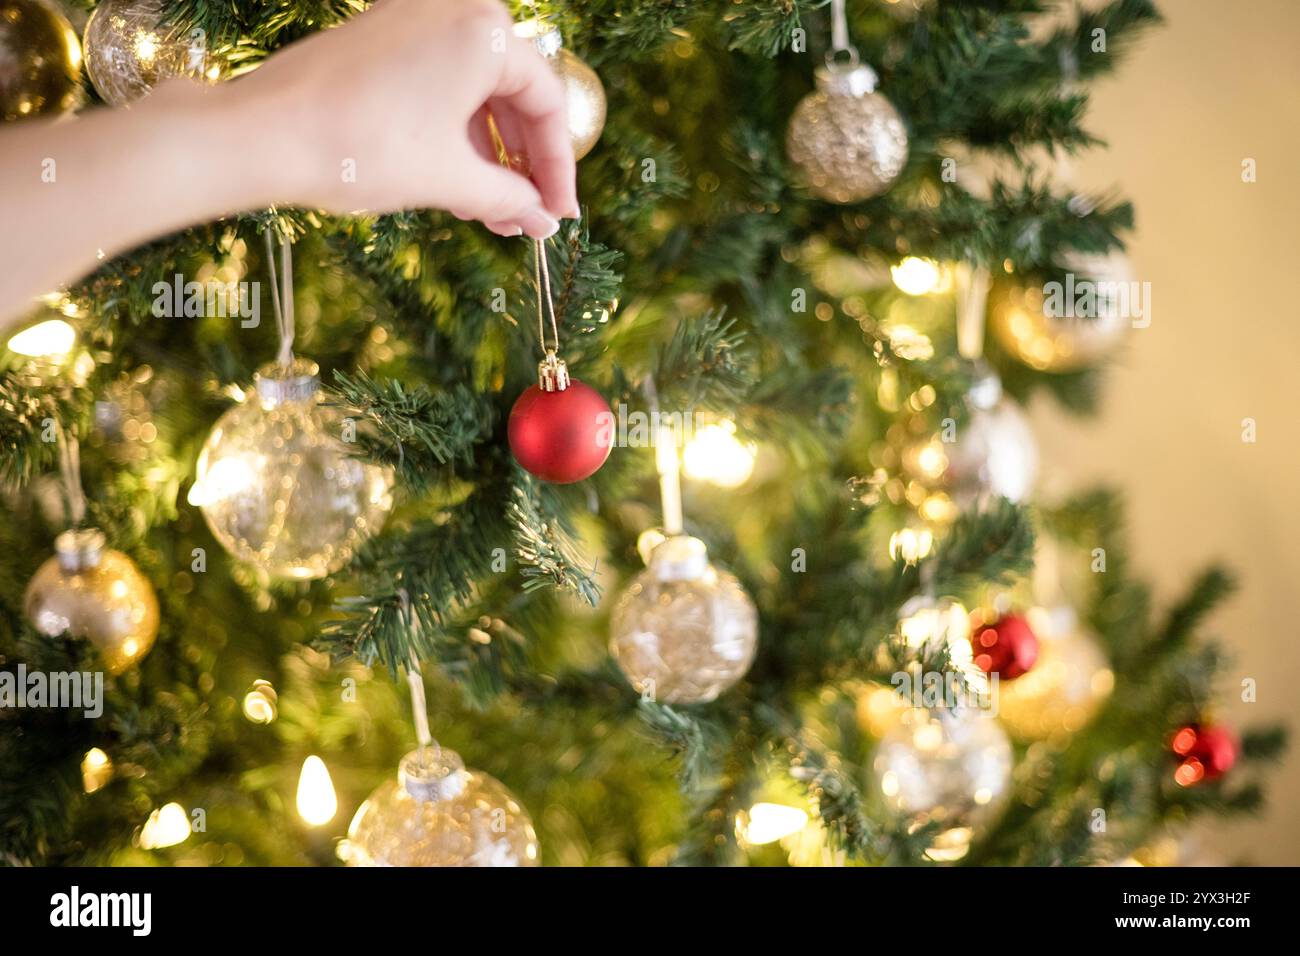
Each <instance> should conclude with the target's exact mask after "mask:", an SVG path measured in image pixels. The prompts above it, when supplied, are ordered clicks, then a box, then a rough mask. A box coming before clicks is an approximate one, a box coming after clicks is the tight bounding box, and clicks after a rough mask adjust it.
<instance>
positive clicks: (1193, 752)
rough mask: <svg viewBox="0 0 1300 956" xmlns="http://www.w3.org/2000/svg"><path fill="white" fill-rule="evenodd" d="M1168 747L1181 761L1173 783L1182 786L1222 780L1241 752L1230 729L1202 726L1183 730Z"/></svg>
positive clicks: (1194, 725)
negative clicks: (1218, 778) (1203, 781)
mask: <svg viewBox="0 0 1300 956" xmlns="http://www.w3.org/2000/svg"><path fill="white" fill-rule="evenodd" d="M1169 746H1170V748H1171V749H1172V750H1173V752H1174V754H1175V755H1177V756H1178V758H1179V763H1178V769H1177V770H1175V771H1174V780H1176V781H1177V782H1178V784H1179V786H1182V787H1190V786H1192V785H1193V784H1197V783H1200V782H1201V781H1202V780H1213V779H1214V778H1215V777H1221V776H1222V775H1223V774H1225V773H1227V772H1228V771H1229V770H1231V769H1232V765H1233V764H1235V763H1236V762H1237V754H1238V753H1239V752H1240V749H1241V746H1240V744H1238V743H1237V738H1236V736H1235V735H1234V734H1233V732H1232V731H1231V730H1229V729H1228V728H1227V727H1216V726H1214V725H1208V726H1202V725H1201V724H1188V725H1187V726H1186V727H1183V728H1182V729H1181V730H1179V731H1178V732H1177V733H1176V734H1174V737H1173V740H1171V741H1170V742H1169Z"/></svg>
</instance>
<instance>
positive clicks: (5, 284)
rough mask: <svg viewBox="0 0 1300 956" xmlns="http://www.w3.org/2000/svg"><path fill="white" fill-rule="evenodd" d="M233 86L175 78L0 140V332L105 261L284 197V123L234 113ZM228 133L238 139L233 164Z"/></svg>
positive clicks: (258, 114) (249, 113)
mask: <svg viewBox="0 0 1300 956" xmlns="http://www.w3.org/2000/svg"><path fill="white" fill-rule="evenodd" d="M237 87H238V84H231V85H229V86H225V87H200V86H197V85H194V84H190V83H186V82H179V83H176V84H173V85H171V86H169V87H164V88H161V89H159V90H158V91H156V92H155V93H154V94H153V95H152V96H150V97H149V98H147V99H146V100H143V101H142V102H140V103H139V104H137V105H136V106H134V107H132V108H131V109H129V110H106V109H105V110H94V111H92V112H90V113H87V114H86V115H84V116H81V117H78V118H76V119H73V120H65V121H63V122H55V123H43V122H31V123H24V124H21V125H19V126H17V127H15V128H12V129H9V130H6V131H4V133H3V134H2V135H0V188H2V189H3V196H4V214H3V216H2V217H0V218H2V219H3V223H4V228H3V229H0V332H7V331H9V329H10V327H11V326H12V325H13V323H14V322H15V321H16V320H18V319H20V318H21V317H22V315H23V314H24V313H25V312H26V311H27V310H28V309H29V308H30V307H31V305H32V302H33V299H34V298H35V297H36V296H39V295H41V294H43V293H46V292H50V291H53V290H54V289H55V288H57V287H58V286H59V285H61V284H66V283H67V282H70V281H74V280H75V279H76V278H78V277H80V276H82V275H85V274H86V273H88V272H90V271H92V270H93V269H94V268H95V266H96V264H97V262H98V261H99V260H100V259H102V258H106V257H112V256H114V255H117V254H120V253H122V252H124V251H126V250H128V249H131V248H132V247H134V246H137V245H139V244H141V243H143V242H147V241H149V240H151V239H155V238H157V237H158V236H161V235H165V234H167V233H169V232H173V231H175V230H177V229H181V228H184V227H186V226H189V225H193V224H194V223H198V222H204V221H207V220H211V219H214V218H217V217H218V216H221V215H223V214H226V213H231V212H236V211H241V210H246V209H252V208H256V207H259V206H263V205H269V204H271V203H273V202H275V201H277V200H280V201H285V200H287V199H288V198H289V197H286V196H284V195H282V194H281V191H282V190H283V189H284V188H285V186H286V182H285V180H286V179H287V177H286V176H285V175H284V173H285V170H286V167H289V166H291V165H292V163H293V157H290V156H288V155H286V149H287V148H288V144H289V139H288V137H287V135H285V133H283V132H282V130H283V129H284V128H285V124H271V123H267V122H265V121H264V120H263V119H261V117H262V116H264V115H265V111H248V110H244V111H242V112H240V111H239V109H238V104H237V101H238V98H239V95H240V94H239V91H238V89H237ZM263 127H273V128H263ZM232 140H235V141H236V142H238V143H242V144H245V149H243V150H239V151H238V154H237V156H236V157H234V158H233V159H232V154H231V152H230V150H229V149H228V148H227V147H228V145H229V144H230V142H231V141H232Z"/></svg>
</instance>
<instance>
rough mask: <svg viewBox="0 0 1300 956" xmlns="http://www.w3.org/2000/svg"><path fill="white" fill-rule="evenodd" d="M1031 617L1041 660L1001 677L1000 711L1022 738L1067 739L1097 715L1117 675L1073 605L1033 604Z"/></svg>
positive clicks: (1014, 731) (1009, 727) (1011, 728)
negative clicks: (1018, 673)
mask: <svg viewBox="0 0 1300 956" xmlns="http://www.w3.org/2000/svg"><path fill="white" fill-rule="evenodd" d="M1028 617H1029V624H1030V628H1031V629H1032V630H1033V632H1034V634H1035V635H1036V636H1037V637H1038V660H1037V661H1036V662H1035V664H1034V666H1033V667H1032V668H1030V670H1029V671H1028V672H1027V673H1025V674H1022V675H1021V676H1020V677H1017V678H1016V679H1015V680H1013V681H1003V682H1001V684H1000V685H999V696H998V707H999V711H998V713H999V715H1000V716H1001V718H1002V721H1003V723H1005V724H1006V725H1007V729H1008V730H1010V731H1011V733H1012V734H1013V735H1014V736H1016V737H1018V738H1020V739H1022V740H1052V741H1053V742H1057V743H1064V742H1065V741H1067V740H1068V739H1069V738H1070V736H1071V735H1072V734H1074V733H1076V732H1077V731H1079V730H1081V729H1083V727H1085V726H1086V725H1087V723H1088V722H1089V721H1090V720H1092V718H1093V716H1095V715H1096V713H1097V711H1098V709H1100V707H1101V705H1102V703H1104V702H1105V700H1106V698H1107V697H1108V696H1109V695H1110V692H1111V689H1112V688H1113V687H1114V685H1115V677H1114V674H1112V673H1111V670H1110V668H1109V666H1108V665H1107V663H1106V655H1105V654H1104V653H1103V652H1102V649H1101V647H1100V645H1099V644H1098V642H1097V639H1096V638H1095V637H1094V636H1093V635H1091V634H1090V633H1088V632H1087V631H1086V630H1084V629H1083V628H1081V627H1080V626H1079V624H1078V622H1077V619H1076V618H1075V615H1074V612H1073V611H1071V610H1070V609H1069V608H1058V609H1056V610H1054V611H1051V612H1048V611H1045V610H1043V609H1042V608H1035V609H1033V610H1031V611H1029V613H1028Z"/></svg>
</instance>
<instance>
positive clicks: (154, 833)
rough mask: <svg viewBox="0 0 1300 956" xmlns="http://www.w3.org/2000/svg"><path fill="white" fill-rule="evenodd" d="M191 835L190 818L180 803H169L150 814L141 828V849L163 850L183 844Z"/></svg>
mask: <svg viewBox="0 0 1300 956" xmlns="http://www.w3.org/2000/svg"><path fill="white" fill-rule="evenodd" d="M189 835H190V818H189V817H188V816H186V815H185V808H184V807H182V806H181V805H180V804H179V803H169V804H167V805H166V806H165V807H162V808H161V809H159V810H155V811H154V812H153V813H151V814H149V819H148V820H146V821H145V824H144V826H143V827H141V828H140V847H141V848H142V849H145V850H161V849H162V848H163V847H166V846H175V845H176V844H178V843H183V842H184V841H185V840H186V839H187V838H188V837H189Z"/></svg>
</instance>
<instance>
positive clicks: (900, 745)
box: [873, 707, 1013, 860]
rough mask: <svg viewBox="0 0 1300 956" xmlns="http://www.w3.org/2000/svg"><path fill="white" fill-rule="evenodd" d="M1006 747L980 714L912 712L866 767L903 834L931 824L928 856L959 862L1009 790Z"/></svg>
mask: <svg viewBox="0 0 1300 956" xmlns="http://www.w3.org/2000/svg"><path fill="white" fill-rule="evenodd" d="M1012 762H1013V761H1012V753H1011V743H1010V741H1009V740H1008V739H1007V734H1006V731H1004V730H1003V729H1002V725H1001V724H999V723H998V721H997V720H996V719H995V718H994V717H993V716H992V715H991V714H989V713H988V712H986V711H982V710H978V709H975V708H971V707H959V708H956V709H953V710H934V711H931V710H926V709H925V708H914V709H912V710H910V711H908V712H907V713H905V714H903V716H902V719H901V720H899V721H898V723H897V724H896V725H895V726H894V727H893V728H892V729H890V730H889V731H888V732H887V733H886V734H885V736H884V737H883V738H882V739H881V741H880V743H879V745H878V746H877V748H876V757H875V762H874V765H873V769H874V772H875V779H876V784H877V786H878V788H879V790H880V793H881V794H882V795H883V796H884V799H885V802H886V804H888V806H889V807H890V808H891V809H892V810H893V811H894V812H895V813H897V814H898V815H899V816H901V817H902V818H904V819H905V820H906V821H907V822H908V824H909V826H910V827H911V828H917V827H920V826H924V825H925V824H928V823H937V824H939V830H938V832H937V834H936V836H935V838H934V840H933V842H932V843H931V845H930V849H929V855H930V856H931V857H932V858H933V859H936V860H954V859H960V858H961V857H962V856H964V855H965V854H966V851H967V849H968V848H969V846H970V841H971V838H972V836H973V834H974V831H975V829H976V828H977V827H979V826H981V825H983V824H984V823H986V822H988V821H990V820H991V819H993V818H994V817H995V816H996V814H997V813H998V811H999V810H1000V809H1001V807H1002V804H1003V802H1004V801H1005V799H1006V796H1007V794H1008V792H1009V791H1010V788H1011V768H1012Z"/></svg>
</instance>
